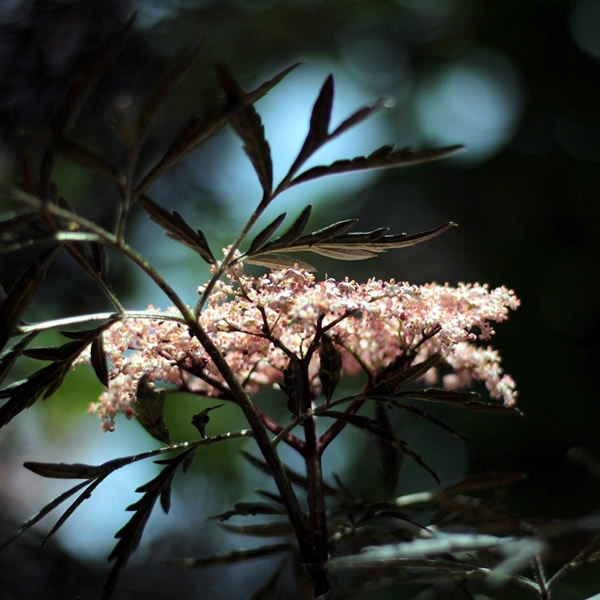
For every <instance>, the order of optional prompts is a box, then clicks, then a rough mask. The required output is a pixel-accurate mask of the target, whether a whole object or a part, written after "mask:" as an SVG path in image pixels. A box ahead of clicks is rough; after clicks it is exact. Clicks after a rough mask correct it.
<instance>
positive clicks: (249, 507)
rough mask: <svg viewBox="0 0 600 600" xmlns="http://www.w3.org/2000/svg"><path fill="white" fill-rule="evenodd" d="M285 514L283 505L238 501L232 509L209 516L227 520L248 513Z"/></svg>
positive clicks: (213, 518) (212, 518) (214, 518)
mask: <svg viewBox="0 0 600 600" xmlns="http://www.w3.org/2000/svg"><path fill="white" fill-rule="evenodd" d="M281 514H285V510H284V508H283V507H282V506H273V504H266V503H265V502H237V503H236V504H235V505H234V507H233V508H232V509H231V510H227V511H225V512H222V513H219V514H218V515H213V516H212V517H209V519H211V520H213V521H214V520H217V519H218V520H219V521H227V520H228V519H230V518H231V517H237V516H248V515H281Z"/></svg>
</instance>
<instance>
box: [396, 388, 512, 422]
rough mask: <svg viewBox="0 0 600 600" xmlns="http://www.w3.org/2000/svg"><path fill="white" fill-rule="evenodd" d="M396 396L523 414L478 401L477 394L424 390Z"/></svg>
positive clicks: (433, 389)
mask: <svg viewBox="0 0 600 600" xmlns="http://www.w3.org/2000/svg"><path fill="white" fill-rule="evenodd" d="M397 396H398V397H404V398H414V399H415V400H426V401H427V402H442V403H445V404H454V405H458V406H461V407H464V408H468V409H469V410H474V411H479V412H490V413H498V414H512V415H519V416H523V413H522V412H521V411H520V410H519V409H518V408H516V407H514V406H505V405H504V404H498V403H492V402H480V401H478V398H480V395H479V394H478V393H477V392H457V391H454V390H445V389H440V388H425V389H422V390H410V391H406V392H398V394H397Z"/></svg>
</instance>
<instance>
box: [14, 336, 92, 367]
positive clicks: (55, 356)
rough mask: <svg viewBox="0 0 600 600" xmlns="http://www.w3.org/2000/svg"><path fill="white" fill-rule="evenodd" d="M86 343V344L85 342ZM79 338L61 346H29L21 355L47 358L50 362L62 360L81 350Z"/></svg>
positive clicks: (37, 358) (36, 358) (75, 354)
mask: <svg viewBox="0 0 600 600" xmlns="http://www.w3.org/2000/svg"><path fill="white" fill-rule="evenodd" d="M86 345H87V344H86ZM81 346H82V343H81V341H80V340H75V341H72V342H67V343H66V344H63V345H62V346H44V347H40V348H29V349H27V350H25V351H24V352H23V356H27V357H28V358H33V359H35V360H49V361H52V362H64V361H65V360H68V359H69V358H70V357H72V356H77V354H78V353H80V352H81Z"/></svg>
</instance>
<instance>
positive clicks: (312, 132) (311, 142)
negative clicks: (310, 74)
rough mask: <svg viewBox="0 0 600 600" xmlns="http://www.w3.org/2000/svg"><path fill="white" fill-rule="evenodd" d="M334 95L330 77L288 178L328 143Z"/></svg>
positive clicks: (318, 97) (320, 93) (319, 97)
mask: <svg viewBox="0 0 600 600" xmlns="http://www.w3.org/2000/svg"><path fill="white" fill-rule="evenodd" d="M333 94H334V83H333V75H329V76H328V77H327V79H325V82H324V83H323V86H322V87H321V90H320V92H319V95H318V96H317V99H316V101H315V103H314V105H313V109H312V112H311V115H310V125H309V129H308V133H307V134H306V138H305V139H304V143H303V144H302V148H301V149H300V152H298V156H297V157H296V159H295V160H294V163H293V164H292V166H291V168H290V170H289V173H288V175H287V177H286V178H290V177H292V176H293V175H294V173H295V172H296V171H297V170H298V169H299V168H300V166H301V165H302V163H304V162H305V161H306V159H307V158H308V157H309V156H310V155H311V154H313V152H315V151H316V150H317V149H318V148H319V147H321V146H322V145H323V144H324V143H325V142H326V141H327V139H328V133H329V123H330V121H331V111H332V109H333Z"/></svg>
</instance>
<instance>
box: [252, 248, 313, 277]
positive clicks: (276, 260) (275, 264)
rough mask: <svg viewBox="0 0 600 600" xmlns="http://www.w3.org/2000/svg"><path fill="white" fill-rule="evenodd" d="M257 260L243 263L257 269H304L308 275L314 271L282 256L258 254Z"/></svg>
mask: <svg viewBox="0 0 600 600" xmlns="http://www.w3.org/2000/svg"><path fill="white" fill-rule="evenodd" d="M258 256H259V257H258V258H254V257H249V258H245V259H244V262H245V263H248V264H249V265H258V266H259V267H267V268H268V269H274V270H275V269H293V268H298V269H304V270H305V271H308V272H309V273H312V272H313V271H316V270H317V269H316V267H314V266H313V265H311V264H310V263H307V262H305V261H303V260H299V259H297V258H291V257H289V256H285V255H284V254H271V253H269V254H259V255H258Z"/></svg>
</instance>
